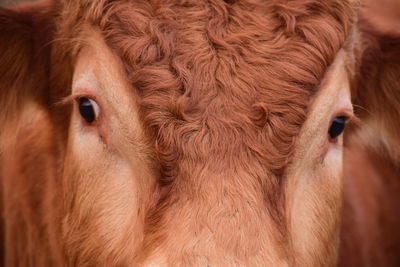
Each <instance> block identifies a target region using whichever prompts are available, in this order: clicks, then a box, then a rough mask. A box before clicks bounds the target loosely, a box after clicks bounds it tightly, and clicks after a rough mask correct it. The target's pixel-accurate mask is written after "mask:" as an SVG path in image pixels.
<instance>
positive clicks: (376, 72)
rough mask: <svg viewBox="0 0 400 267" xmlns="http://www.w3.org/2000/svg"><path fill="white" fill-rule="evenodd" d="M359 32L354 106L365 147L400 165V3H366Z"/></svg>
mask: <svg viewBox="0 0 400 267" xmlns="http://www.w3.org/2000/svg"><path fill="white" fill-rule="evenodd" d="M358 28H359V30H360V32H361V40H362V41H361V44H362V52H361V56H360V59H359V63H360V68H359V77H358V83H357V85H356V88H355V89H356V90H355V94H354V99H353V102H354V103H355V107H356V111H357V115H358V116H359V117H360V118H361V121H362V124H361V130H360V131H362V133H361V134H362V136H363V139H365V143H366V144H365V145H368V146H370V147H371V148H374V149H375V150H376V149H379V150H380V151H382V150H385V151H386V152H387V155H386V156H389V158H391V159H392V160H393V161H397V163H399V164H400V120H399V118H400V2H399V1H393V0H382V2H381V1H367V6H366V8H365V9H364V10H363V12H362V13H361V18H360V21H359V25H358Z"/></svg>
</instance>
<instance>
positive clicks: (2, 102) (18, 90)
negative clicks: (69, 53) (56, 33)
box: [0, 1, 54, 129]
mask: <svg viewBox="0 0 400 267" xmlns="http://www.w3.org/2000/svg"><path fill="white" fill-rule="evenodd" d="M52 17H53V16H52V6H51V2H47V1H41V2H37V3H29V4H24V5H20V6H17V7H14V8H4V7H0V125H1V127H2V128H3V129H5V124H6V123H7V122H9V121H10V120H13V119H16V118H17V117H18V114H20V113H21V111H22V110H23V109H24V107H25V106H26V104H27V103H28V102H32V103H36V104H39V105H44V104H45V102H46V98H45V97H44V96H45V92H46V90H47V87H48V84H49V83H48V79H49V78H48V77H49V66H50V64H49V61H50V50H51V39H52V34H53V28H54V27H53V19H52Z"/></svg>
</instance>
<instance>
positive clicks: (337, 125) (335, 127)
mask: <svg viewBox="0 0 400 267" xmlns="http://www.w3.org/2000/svg"><path fill="white" fill-rule="evenodd" d="M346 119H347V118H346V117H344V116H341V117H336V118H334V119H333V121H332V123H331V127H330V128H329V132H328V133H329V136H330V138H332V139H335V138H337V137H338V136H339V135H341V134H342V133H343V131H344V128H345V126H346Z"/></svg>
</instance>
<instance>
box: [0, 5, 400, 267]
mask: <svg viewBox="0 0 400 267" xmlns="http://www.w3.org/2000/svg"><path fill="white" fill-rule="evenodd" d="M38 10H39V11H40V12H39V11H38ZM354 17H355V15H354V12H353V9H352V7H351V5H350V3H348V2H347V1H334V0H332V1H310V0H304V1H229V2H228V1H198V0H196V1H135V2H134V3H132V2H131V1H110V2H107V1H84V0H82V1H64V2H60V3H53V2H43V3H39V4H38V5H37V6H36V5H29V6H26V7H22V8H19V9H16V10H15V11H10V10H5V9H0V38H2V39H3V38H4V39H6V38H7V40H8V42H7V43H5V44H3V43H2V44H0V52H1V53H0V60H1V64H2V65H1V66H0V74H1V87H0V105H1V106H2V110H1V111H2V113H1V114H0V123H1V124H4V125H6V129H7V130H5V131H2V132H1V133H0V138H1V139H0V145H1V146H0V148H1V150H0V152H1V154H0V166H1V169H0V171H1V173H0V175H1V177H2V198H3V203H2V205H3V207H2V208H3V229H4V233H5V234H4V238H5V243H4V244H5V262H6V264H7V266H15V265H21V266H26V265H30V266H44V265H48V266H50V265H51V266H56V265H60V266H62V265H63V264H64V260H65V259H63V256H64V257H66V258H67V262H68V264H69V265H72V266H73V265H79V266H83V265H87V266H90V265H96V263H97V265H99V264H106V263H108V264H111V265H119V264H120V265H126V264H128V262H126V261H124V260H125V259H122V258H123V256H122V255H123V253H126V254H129V253H134V252H129V251H125V250H128V248H127V247H124V248H121V251H118V250H115V249H114V248H104V250H103V251H100V250H98V249H97V243H99V242H100V237H98V236H96V235H95V234H92V233H93V232H95V230H96V229H95V228H94V226H93V225H94V224H86V223H87V222H86V221H83V220H81V219H82V218H87V217H85V216H83V217H79V216H81V214H80V212H81V210H80V209H79V205H80V203H79V201H80V200H81V199H80V198H79V197H81V196H79V195H76V194H75V193H77V192H76V191H75V192H70V191H68V190H66V188H68V189H70V188H72V189H74V187H71V185H72V186H73V185H74V184H73V182H74V181H78V182H79V180H73V181H64V187H61V183H60V182H61V181H60V179H61V173H60V172H61V171H62V166H61V164H62V162H63V161H64V155H65V154H64V153H65V148H66V146H67V143H66V140H67V130H66V129H67V127H68V122H69V117H67V116H69V113H70V112H69V109H68V107H67V108H65V107H57V108H54V103H55V102H58V101H59V100H60V99H61V98H62V97H64V96H67V95H68V94H69V93H70V86H71V80H72V73H73V66H74V64H75V59H76V56H77V55H78V53H79V51H80V50H81V49H82V48H83V47H84V46H85V43H84V41H83V40H84V37H85V34H87V32H85V29H86V28H85V27H83V25H87V24H90V25H95V26H97V27H99V28H100V30H101V32H102V34H103V36H104V38H105V40H106V42H107V44H108V45H109V47H110V48H111V49H113V51H114V52H115V54H116V55H118V57H119V58H120V59H122V61H123V63H124V66H123V67H124V71H125V75H126V76H127V77H128V80H129V82H130V85H131V86H132V88H133V90H134V94H135V96H136V97H137V98H138V103H139V106H140V112H139V114H140V118H141V122H142V124H143V127H144V129H145V131H146V133H147V135H148V136H150V137H149V139H150V140H149V142H150V143H151V146H150V147H151V149H152V152H151V153H150V154H151V155H152V156H151V157H152V160H153V161H155V162H156V164H155V167H154V169H155V170H157V171H158V170H159V171H158V173H157V175H158V176H157V179H158V180H157V185H156V189H155V191H154V199H153V201H154V203H152V204H151V205H149V206H148V207H147V210H142V211H141V216H143V217H144V225H145V228H144V237H143V239H142V240H139V241H138V242H143V246H142V249H140V250H139V252H136V254H135V255H134V256H135V261H136V262H142V261H144V260H145V258H146V256H148V255H151V254H152V253H154V252H157V250H158V249H159V248H160V247H167V248H168V249H169V251H170V252H169V253H170V254H171V255H169V259H170V260H171V262H180V263H182V262H183V263H186V264H194V262H195V256H194V255H195V253H194V252H195V250H196V249H198V250H199V251H198V252H197V253H199V254H201V253H202V250H201V249H200V248H201V247H202V245H201V244H200V245H197V247H196V246H195V247H192V248H190V247H189V249H188V251H184V252H183V253H182V252H181V251H180V250H181V247H180V245H181V244H184V243H187V242H188V240H187V239H188V238H190V237H191V236H190V235H189V232H190V231H192V230H193V229H197V228H196V227H198V223H197V221H198V220H204V223H205V224H207V225H210V229H213V230H215V231H216V232H215V233H214V235H215V236H217V238H218V242H220V244H223V247H225V249H226V250H225V253H226V254H227V255H228V256H226V257H228V258H229V257H232V258H234V256H235V257H236V258H238V259H240V260H242V261H243V262H246V261H247V262H250V263H251V264H252V265H257V264H259V262H257V261H261V260H265V261H264V263H265V262H267V261H266V257H267V256H265V255H264V256H263V255H260V254H262V253H260V251H262V250H263V249H265V247H268V245H266V244H261V241H260V243H259V244H258V243H257V242H254V243H252V242H250V241H249V242H247V243H246V242H244V241H243V236H246V235H248V236H253V240H256V239H257V238H256V237H257V235H258V234H259V233H260V232H262V230H258V229H265V228H268V227H272V228H273V229H267V232H268V231H269V233H272V234H273V235H274V236H275V240H273V241H271V242H275V243H274V245H272V246H275V247H278V249H276V251H277V254H279V257H280V258H285V257H287V258H290V256H291V254H292V252H291V251H290V248H289V249H280V247H284V246H285V245H287V244H288V243H289V240H288V239H289V237H288V236H287V226H286V222H285V220H284V218H283V217H284V216H285V215H284V214H285V212H286V211H285V208H286V203H285V202H284V201H283V199H284V197H283V196H282V194H283V192H282V183H283V182H284V176H283V174H284V172H285V168H286V166H288V165H289V164H290V162H291V160H292V155H293V153H294V147H295V145H296V137H297V136H298V134H299V131H300V129H301V127H302V125H303V123H304V121H305V120H306V118H307V111H308V106H309V103H310V100H311V99H312V97H313V96H314V95H315V93H316V91H317V90H318V87H319V83H320V81H321V79H322V78H323V76H324V74H325V71H326V69H327V67H328V66H329V65H330V63H331V62H332V61H333V59H334V58H335V55H336V53H337V51H338V50H339V49H340V48H341V46H342V45H343V42H344V41H345V39H346V37H347V35H348V34H349V31H350V27H351V24H352V22H353V19H354ZM44 25H45V26H44ZM54 29H55V30H54ZM361 30H363V31H365V32H366V30H367V29H364V28H361ZM371 35H372V36H375V35H376V33H371ZM21 37H22V38H21ZM384 39H385V38H383V39H382V40H384ZM395 40H397V39H395ZM384 43H386V42H383V43H382V44H384ZM392 45H394V47H395V46H396V45H398V43H397V42H396V41H395V42H394V43H390V45H389V46H384V47H388V49H389V50H390V49H391V46H392ZM367 47H371V45H370V44H368V46H367ZM368 49H369V48H368ZM368 49H366V50H365V51H364V50H363V52H364V54H365V55H367V56H368V57H369V54H373V53H370V52H369V50H368ZM384 51H385V53H384V54H385V55H389V54H386V51H387V50H384ZM390 51H392V50H390ZM395 51H396V50H393V51H392V52H388V53H395ZM369 60H370V59H368V58H363V59H362V60H361V61H360V62H359V63H361V65H362V66H363V69H362V70H361V72H360V75H359V76H358V77H359V79H360V81H363V78H364V77H369V76H370V75H369V74H370V70H369V68H370V67H369V66H370V65H369V64H368V61H369ZM374 60H378V61H379V62H382V66H388V68H390V66H391V65H390V64H388V63H390V62H387V61H385V60H383V61H382V57H377V58H375V59H374ZM50 66H51V68H50ZM391 69H392V68H390V70H391ZM395 69H397V67H396V68H395ZM49 73H50V74H49ZM387 73H389V72H387V71H385V69H384V68H382V73H381V74H377V76H373V77H372V78H371V80H373V81H377V83H378V84H379V85H381V84H383V83H382V82H381V80H382V81H384V82H385V83H386V82H387V81H393V79H392V78H387V76H385V75H387ZM49 77H50V80H49ZM361 85H364V84H362V83H361ZM363 87H364V86H363ZM358 88H362V86H360V85H359V86H358ZM365 88H366V89H365V90H366V91H361V89H359V90H358V91H357V96H358V97H357V101H358V102H357V103H359V104H360V105H363V106H368V107H371V112H372V113H373V114H377V115H376V116H378V117H379V118H380V117H382V118H387V119H388V122H389V123H388V124H385V127H387V132H388V134H389V135H390V136H391V137H390V138H391V139H390V140H398V139H396V133H397V131H396V130H397V129H398V127H397V126H395V127H392V123H394V119H391V117H392V116H393V118H395V116H396V115H395V114H397V113H398V109H396V108H394V109H392V110H390V111H388V109H385V111H383V113H380V112H379V110H378V108H379V107H381V106H382V102H384V101H387V100H388V99H389V98H387V97H386V98H383V99H380V97H379V96H378V97H376V95H375V91H374V90H372V89H371V90H369V89H368V88H372V87H368V86H365ZM385 88H386V90H385V92H387V95H388V96H397V95H398V92H397V91H394V87H393V86H391V85H390V84H389V86H385ZM395 99H397V98H395ZM369 101H376V103H370V102H369ZM17 107H20V109H21V110H22V111H23V109H22V107H24V109H26V110H27V111H26V112H25V111H24V112H22V111H21V112H18V109H17ZM25 107H26V108H25ZM28 107H30V108H31V109H28ZM374 107H376V109H375V108H374ZM35 112H37V113H38V114H39V115H35V114H34V113H35ZM10 114H11V115H10ZM365 117H367V115H365ZM28 122H29V123H28ZM32 123H33V125H35V126H36V127H35V129H34V130H32ZM14 133H17V134H14ZM43 133H44V134H46V133H47V134H48V136H45V135H44V134H43ZM42 134H43V135H42ZM11 137H16V138H17V140H20V141H19V142H17V143H16V142H15V141H13V139H14V138H11ZM44 137H47V138H44ZM392 137H393V139H392ZM387 152H388V153H389V154H390V157H394V158H396V157H398V154H396V153H397V151H396V150H395V151H394V152H392V151H387ZM154 155H155V156H154ZM25 164H26V167H24V166H25ZM74 170H79V169H74ZM74 170H73V171H74ZM73 171H71V172H72V174H71V175H72V176H75V177H77V176H78V174H77V173H73ZM31 173H33V175H31ZM13 177H16V178H13ZM32 177H34V178H37V179H39V180H38V181H36V180H32ZM232 177H235V179H232ZM64 179H65V177H64ZM68 183H69V185H68V186H65V185H66V184H68ZM36 190H37V191H36ZM62 190H64V191H63V194H62V195H61V193H60V192H61V191H62ZM23 192H27V193H23ZM61 196H62V197H61ZM205 196H207V197H208V198H206V199H204V198H205ZM60 198H62V199H60ZM93 199H96V198H95V197H93ZM60 200H63V201H64V208H65V210H62V211H60V210H61V204H60V203H59V201H60ZM252 201H253V202H252ZM216 202H219V203H222V204H221V206H216V207H215V208H214V209H213V206H214V205H215V203H216ZM243 203H251V204H252V205H253V206H252V205H245V204H243ZM260 203H261V204H260ZM74 205H76V206H74ZM82 205H83V204H82ZM152 205H153V206H152ZM256 205H258V206H259V207H263V208H265V209H267V211H268V212H267V213H262V215H260V214H257V213H255V212H254V206H256ZM14 207H15V208H14ZM91 207H96V205H93V206H91ZM221 207H222V208H221ZM89 208H90V207H89ZM193 211H196V212H197V215H196V217H193ZM60 212H61V214H60ZM235 212H236V213H238V214H240V216H239V215H237V216H238V217H237V219H236V220H227V218H228V217H229V216H231V215H232V214H236V213H235ZM209 213H211V214H212V216H211V217H207V216H210V215H209ZM65 214H67V215H68V216H65ZM95 215H96V214H95ZM61 216H63V217H64V218H66V219H65V220H64V223H67V224H68V225H67V226H66V228H68V227H71V229H69V230H68V231H69V232H68V231H67V233H70V234H71V235H64V240H61V237H60V235H59V234H60V231H61V230H60V229H61ZM182 218H183V219H182ZM210 218H211V219H210ZM271 218H272V219H271ZM268 220H272V223H271V224H267V223H266V221H268ZM263 222H264V223H265V224H266V225H267V226H265V225H263ZM217 224H220V225H222V226H218V225H217ZM87 225H89V226H92V228H90V227H88V228H87V229H85V227H87ZM238 225H240V226H241V227H240V228H239V227H238ZM64 226H65V225H64ZM66 228H64V229H66ZM82 228H83V229H85V230H84V231H83V232H79V234H81V236H77V235H73V234H74V233H76V232H74V230H76V229H82ZM226 228H230V229H235V231H230V232H229V233H230V234H229V235H227V234H226ZM203 230H204V229H201V228H199V229H198V231H203ZM195 231H196V230H195ZM64 234H65V232H64ZM86 235H87V236H86ZM82 237H87V238H82ZM96 238H97V239H96ZM81 241H82V242H81ZM174 241H175V242H174ZM85 242H87V243H85ZM130 242H132V241H131V240H130V241H125V243H124V244H125V245H126V244H130ZM203 242H204V241H203ZM61 243H63V244H64V245H65V246H66V247H64V248H63V249H62V248H60V244H61ZM82 244H85V246H86V247H82V246H83V245H82ZM155 244H156V245H155ZM238 244H242V245H243V247H242V249H238V247H237V245H238ZM203 245H204V244H203ZM245 245H246V246H245ZM89 246H91V247H89ZM110 246H111V245H110ZM235 246H236V247H235ZM251 246H253V247H251ZM269 246H271V244H269ZM121 247H122V245H121ZM117 248H118V247H117ZM245 248H246V249H245ZM107 249H110V251H113V253H114V254H112V257H109V256H110V255H111V254H106V253H105V251H109V250H107ZM122 250H123V251H122ZM33 251H35V252H33ZM178 252H179V253H178ZM257 252H258V253H257ZM185 253H186V254H185ZM191 253H192V254H193V255H191ZM181 254H183V255H186V256H187V257H186V258H185V259H183V260H182V259H178V258H177V257H178V256H181ZM235 254H236V255H235ZM124 255H125V254H124ZM216 255H218V252H216ZM251 257H253V262H251V261H250V260H249V259H250V258H251ZM223 262H224V261H223V260H221V263H223ZM288 262H290V261H288ZM292 262H293V263H294V262H296V261H295V260H293V261H292ZM319 264H321V265H323V264H324V262H323V259H321V261H320V262H319Z"/></svg>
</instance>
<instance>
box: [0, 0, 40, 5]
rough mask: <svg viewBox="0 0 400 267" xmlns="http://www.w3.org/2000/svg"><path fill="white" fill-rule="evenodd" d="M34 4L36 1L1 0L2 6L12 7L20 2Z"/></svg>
mask: <svg viewBox="0 0 400 267" xmlns="http://www.w3.org/2000/svg"><path fill="white" fill-rule="evenodd" d="M29 1H30V2H33V1H35V0H0V5H1V6H10V5H13V4H16V3H19V2H29Z"/></svg>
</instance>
